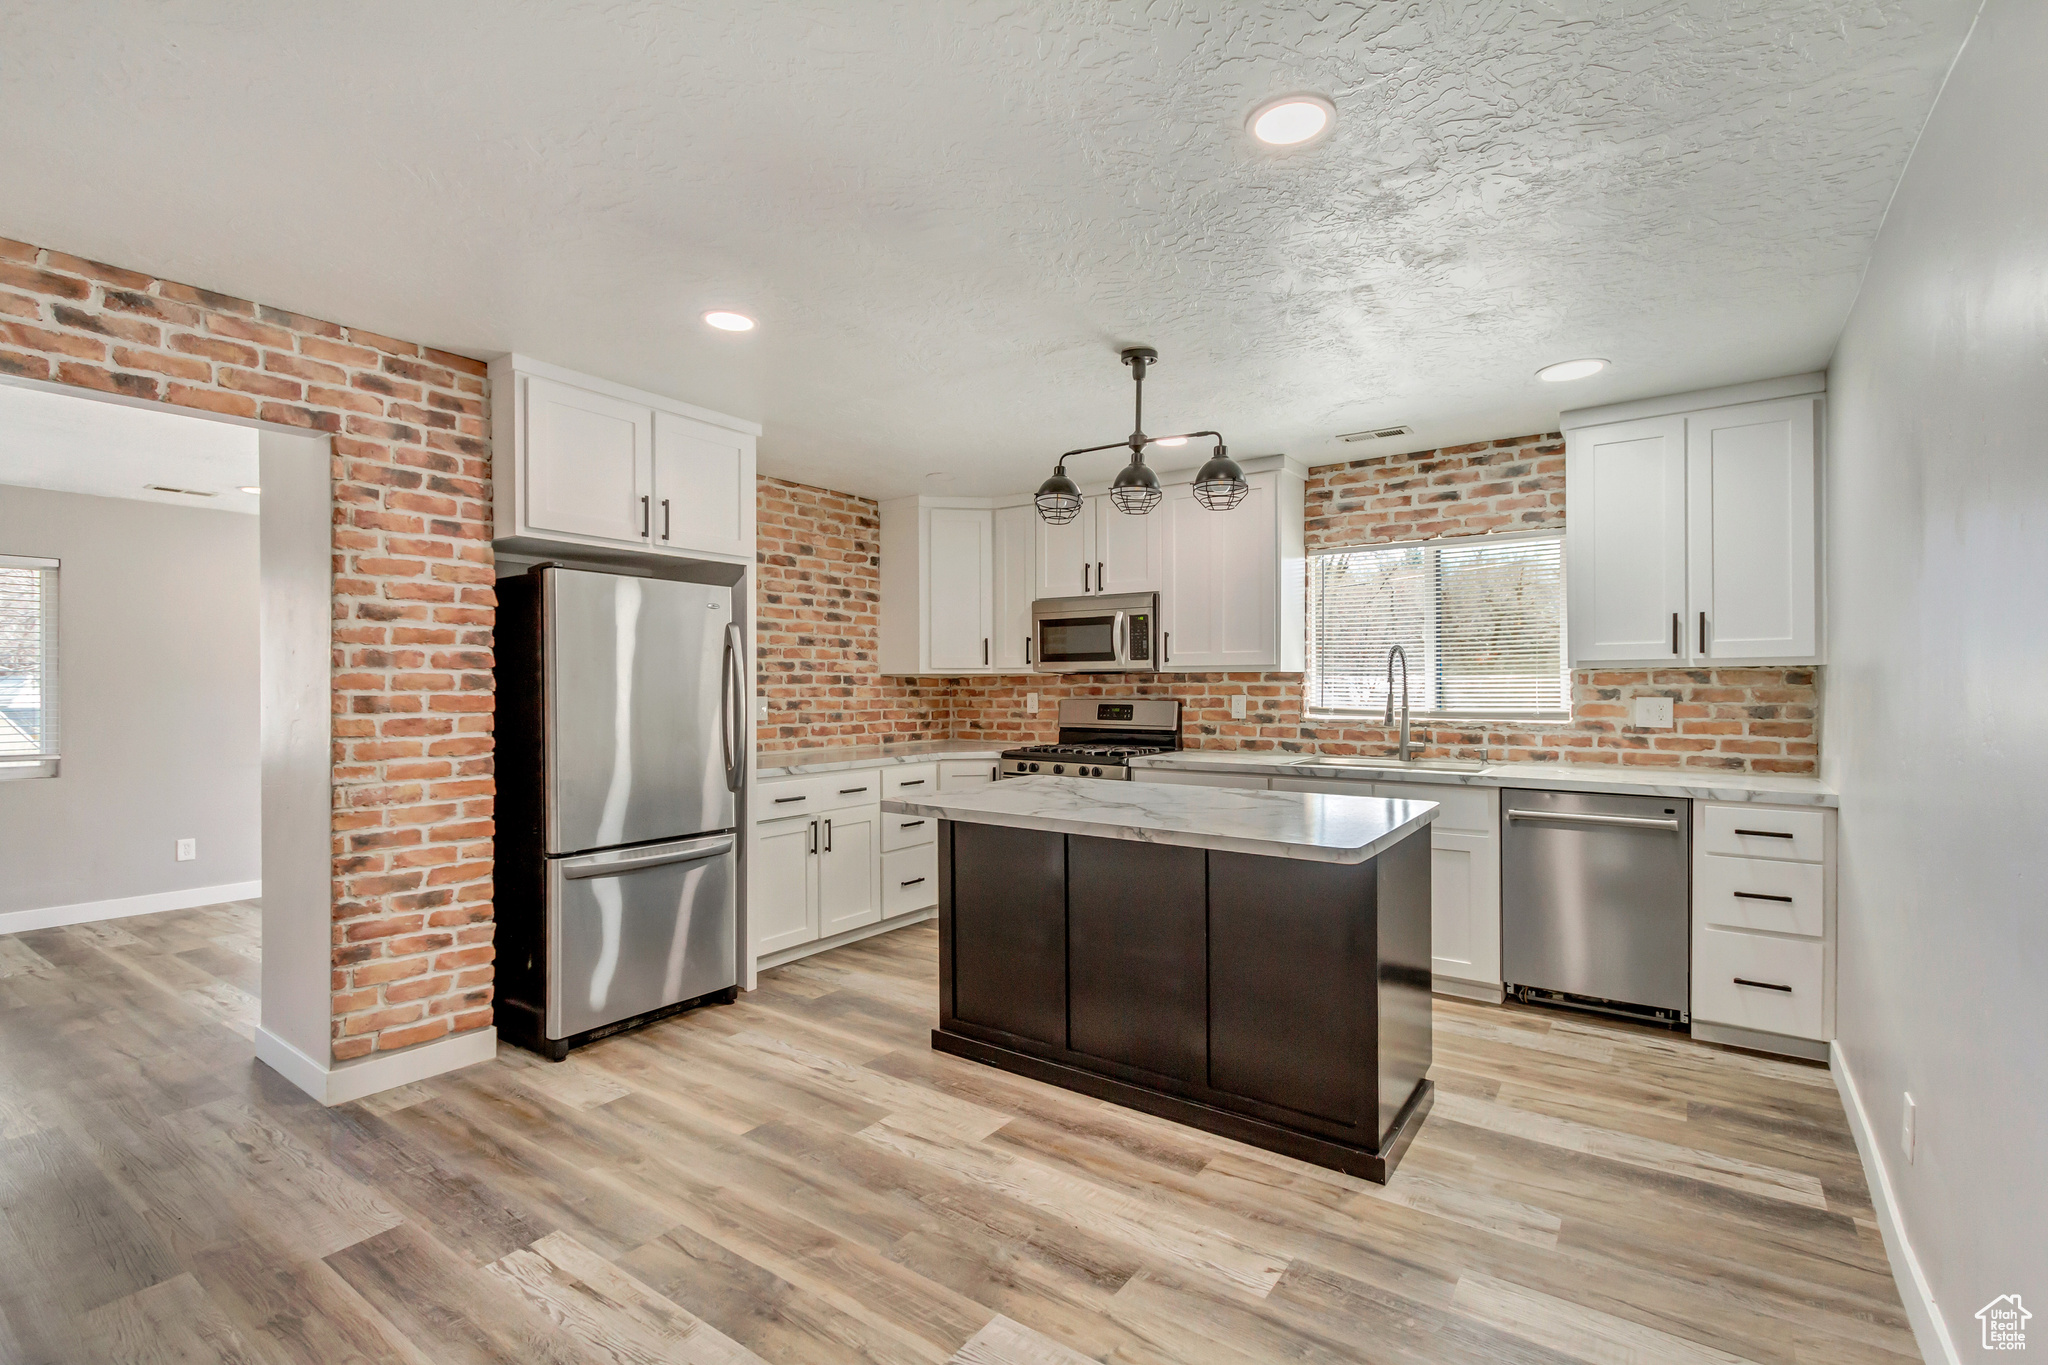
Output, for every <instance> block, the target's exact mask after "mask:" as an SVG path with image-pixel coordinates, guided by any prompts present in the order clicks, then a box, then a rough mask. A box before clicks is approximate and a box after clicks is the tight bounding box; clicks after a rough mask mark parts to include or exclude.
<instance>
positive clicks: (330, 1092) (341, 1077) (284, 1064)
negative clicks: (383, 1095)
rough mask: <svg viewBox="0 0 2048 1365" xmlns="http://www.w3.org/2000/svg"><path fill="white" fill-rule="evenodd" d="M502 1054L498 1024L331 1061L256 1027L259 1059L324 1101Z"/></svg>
mask: <svg viewBox="0 0 2048 1365" xmlns="http://www.w3.org/2000/svg"><path fill="white" fill-rule="evenodd" d="M497 1055H498V1030H497V1029H495V1028H480V1029H471V1030H470V1031H469V1032H467V1033H456V1034H450V1035H449V1036H447V1037H445V1038H436V1039H434V1040H433V1041H432V1042H430V1043H416V1044H414V1045H413V1046H412V1047H407V1048H400V1049H399V1050H398V1051H396V1052H373V1053H371V1054H370V1055H369V1056H367V1057H358V1058H356V1059H354V1060H353V1061H347V1062H337V1063H335V1064H333V1065H331V1066H330V1065H327V1064H325V1063H322V1062H316V1061H314V1060H313V1059H312V1058H311V1057H308V1056H307V1055H306V1054H305V1053H303V1052H301V1051H299V1049H297V1048H295V1047H293V1046H292V1045H291V1044H290V1043H288V1042H286V1041H285V1040H284V1039H282V1038H280V1037H278V1036H277V1035H276V1034H274V1033H272V1032H271V1031H270V1030H269V1029H267V1028H262V1027H258V1028H257V1030H256V1057H257V1059H258V1060H259V1061H261V1062H263V1063H264V1064H265V1065H266V1066H268V1067H269V1068H270V1069H271V1070H272V1071H275V1072H276V1073H277V1074H278V1075H280V1076H282V1077H284V1078H285V1079H286V1080H288V1081H290V1082H291V1083H292V1084H293V1085H296V1086H297V1087H298V1088H299V1089H301V1090H303V1091H305V1092H306V1093H307V1094H308V1095H311V1096H312V1097H313V1098H314V1099H316V1100H318V1101H320V1103H322V1104H347V1103H348V1102H349V1101H350V1100H359V1099H361V1098H362V1097H363V1096H365V1095H374V1094H376V1093H377V1092H378V1091H380V1090H395V1089H397V1088H398V1087H399V1086H401V1085H411V1084H412V1083H413V1082H414V1081H423V1080H426V1079H427V1078H428V1077H429V1076H439V1075H441V1074H442V1073H443V1072H448V1071H457V1070H460V1069H461V1068H463V1067H465V1066H471V1065H474V1064H475V1063H477V1062H487V1061H489V1060H490V1059H491V1058H493V1057H495V1056H497Z"/></svg>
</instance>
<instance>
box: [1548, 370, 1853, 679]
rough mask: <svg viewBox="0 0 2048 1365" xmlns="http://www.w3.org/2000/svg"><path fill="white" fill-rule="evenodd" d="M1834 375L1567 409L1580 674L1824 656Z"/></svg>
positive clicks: (1570, 565)
mask: <svg viewBox="0 0 2048 1365" xmlns="http://www.w3.org/2000/svg"><path fill="white" fill-rule="evenodd" d="M1819 380H1820V377H1819V376H1797V377H1795V378H1792V379H1786V380H1771V381H1767V382H1765V383H1761V384H1749V385H1741V386H1739V387H1737V388H1734V389H1727V390H1716V391H1711V392H1707V393H1700V394H1685V395H1680V396H1678V397H1677V398H1673V399H1666V400H1649V401H1646V402H1641V403H1630V404H1619V405H1616V406H1615V407H1614V408H1608V409H1598V410H1592V411H1588V412H1581V413H1567V414H1565V442H1566V457H1565V487H1566V492H1567V496H1568V497H1569V499H1570V502H1569V504H1568V510H1567V516H1566V519H1565V527H1566V529H1565V548H1566V582H1567V584H1568V591H1569V594H1570V603H1569V605H1570V622H1569V629H1570V634H1571V657H1572V663H1573V664H1575V665H1584V664H1597V663H1629V664H1674V663H1675V664H1682V665H1693V664H1706V663H1739V664H1810V663H1817V662H1819V661H1820V640H1821V625H1820V616H1821V604H1822V598H1821V578H1820V550H1821V544H1820V540H1821V537H1820V520H1819V509H1820V499H1819V476H1820V462H1819V458H1818V437H1817V431H1818V420H1819V415H1820V404H1821V394H1820V392H1819V387H1820V384H1819ZM1781 395H1782V396H1781ZM1751 398H1753V399H1757V400H1760V401H1753V402H1745V401H1738V400H1741V399H1751ZM1678 407H1684V408H1685V409H1686V410H1683V411H1673V410H1670V409H1673V408H1678ZM1659 408H1662V409H1664V410H1661V411H1660V410H1657V409H1659ZM1646 409H1648V411H1645V410H1646ZM1603 416H1613V417H1616V418H1620V419H1622V420H1614V421H1601V420H1598V419H1599V418H1601V417H1603Z"/></svg>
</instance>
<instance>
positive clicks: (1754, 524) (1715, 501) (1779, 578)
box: [1685, 398, 1819, 661]
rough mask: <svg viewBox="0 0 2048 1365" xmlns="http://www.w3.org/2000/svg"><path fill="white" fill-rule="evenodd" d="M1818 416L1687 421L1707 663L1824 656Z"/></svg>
mask: <svg viewBox="0 0 2048 1365" xmlns="http://www.w3.org/2000/svg"><path fill="white" fill-rule="evenodd" d="M1815 407H1816V404H1815V402H1814V400H1813V399H1811V398H1788V399H1781V400H1779V401H1777V402H1774V403H1746V404H1743V405H1741V406H1739V407H1731V408H1716V409H1715V410H1714V411H1712V412H1705V413H1699V414H1697V415H1695V416H1692V417H1689V418H1687V419H1686V432H1685V446H1686V470H1687V476H1686V477H1687V488H1688V491H1687V504H1686V505H1687V522H1688V531H1687V541H1688V544H1689V545H1690V546H1691V556H1690V557H1691V560H1692V571H1691V595H1692V611H1693V632H1694V634H1693V646H1694V649H1695V651H1696V652H1697V653H1698V654H1699V656H1700V657H1702V658H1705V659H1713V660H1717V661H1719V660H1729V661H1737V660H1763V659H1810V658H1813V657H1814V656H1815V654H1816V653H1817V651H1818V641H1817V639H1816V635H1815V630H1816V622H1815V616H1816V614H1817V612H1816V609H1817V606H1818V602H1819V593H1818V591H1817V588H1818V584H1819V555H1818V549H1819V547H1818V543H1817V537H1816V535H1815V529H1816V525H1817V523H1816V521H1815V518H1814V498H1815V474H1816V471H1815V468H1814V444H1815V441H1814V418H1815ZM1702 637H1704V641H1705V643H1704V645H1702V643H1701V640H1702Z"/></svg>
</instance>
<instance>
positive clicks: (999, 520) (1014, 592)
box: [993, 503, 1038, 670]
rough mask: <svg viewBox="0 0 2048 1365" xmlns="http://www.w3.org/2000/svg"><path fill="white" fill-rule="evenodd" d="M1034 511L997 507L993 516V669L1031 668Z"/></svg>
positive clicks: (1029, 507) (1027, 505)
mask: <svg viewBox="0 0 2048 1365" xmlns="http://www.w3.org/2000/svg"><path fill="white" fill-rule="evenodd" d="M1037 520H1038V509H1037V508H1036V507H1034V506H1032V505H1031V504H1030V503H1026V504H1024V505H1023V506H1022V507H999V508H997V509H996V514H995V618H996V619H995V638H996V642H995V646H994V651H993V652H994V655H995V666H996V667H997V668H1006V669H1012V670H1018V669H1024V668H1028V667H1030V665H1031V651H1032V644H1031V601H1032V592H1033V584H1032V580H1031V547H1032V542H1033V541H1035V540H1036V539H1037V532H1036V531H1035V530H1034V529H1033V525H1032V524H1033V523H1034V522H1036V521H1037Z"/></svg>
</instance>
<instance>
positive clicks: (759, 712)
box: [754, 697, 768, 725]
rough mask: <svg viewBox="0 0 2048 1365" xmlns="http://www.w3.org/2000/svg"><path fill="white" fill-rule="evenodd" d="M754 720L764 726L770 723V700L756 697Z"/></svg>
mask: <svg viewBox="0 0 2048 1365" xmlns="http://www.w3.org/2000/svg"><path fill="white" fill-rule="evenodd" d="M754 720H755V721H756V722H757V723H759V724H762V725H766V724H767V723H768V699H767V698H766V697H756V698H755V699H754Z"/></svg>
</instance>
